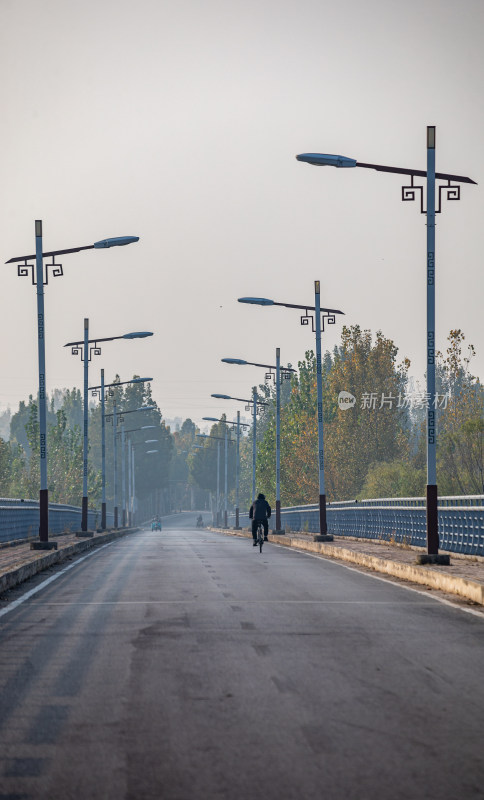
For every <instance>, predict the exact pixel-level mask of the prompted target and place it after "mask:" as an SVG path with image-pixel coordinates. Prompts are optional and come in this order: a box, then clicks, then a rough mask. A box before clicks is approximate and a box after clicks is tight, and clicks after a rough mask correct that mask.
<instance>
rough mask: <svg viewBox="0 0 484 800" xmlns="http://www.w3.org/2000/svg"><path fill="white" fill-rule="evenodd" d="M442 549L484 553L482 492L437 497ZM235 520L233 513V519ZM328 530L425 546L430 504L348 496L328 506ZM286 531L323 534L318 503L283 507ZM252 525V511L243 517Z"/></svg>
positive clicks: (406, 499) (417, 500)
mask: <svg viewBox="0 0 484 800" xmlns="http://www.w3.org/2000/svg"><path fill="white" fill-rule="evenodd" d="M438 513H439V540H440V545H439V546H440V549H442V550H448V551H451V552H454V553H465V554H468V555H481V556H484V495H466V496H462V497H439V506H438ZM230 520H231V523H232V524H234V522H233V520H234V517H233V516H231V517H230ZM327 520H328V532H329V533H333V534H335V535H336V536H352V537H357V538H362V539H379V540H382V541H394V542H399V543H405V544H409V545H415V546H417V547H425V546H426V527H427V525H426V502H425V498H424V497H398V498H380V499H372V500H358V501H356V500H347V501H345V502H338V503H329V504H328V506H327ZM281 523H282V527H283V528H285V529H286V530H287V529H289V530H291V531H295V532H296V531H301V532H305V533H319V506H317V505H308V506H292V507H290V508H283V509H281ZM240 524H241V525H243V526H245V525H247V526H248V525H249V515H248V514H241V515H240Z"/></svg>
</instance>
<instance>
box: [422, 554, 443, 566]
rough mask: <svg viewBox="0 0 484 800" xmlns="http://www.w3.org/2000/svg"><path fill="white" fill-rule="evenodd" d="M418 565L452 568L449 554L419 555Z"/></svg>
mask: <svg viewBox="0 0 484 800" xmlns="http://www.w3.org/2000/svg"><path fill="white" fill-rule="evenodd" d="M417 564H440V565H441V566H444V567H450V555H449V554H448V553H446V554H444V553H419V554H418V556H417Z"/></svg>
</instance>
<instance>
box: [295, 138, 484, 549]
mask: <svg viewBox="0 0 484 800" xmlns="http://www.w3.org/2000/svg"><path fill="white" fill-rule="evenodd" d="M296 158H297V160H298V161H304V162H306V163H308V164H312V165H313V166H333V167H364V168H365V169H374V170H377V171H379V172H393V173H396V174H398V175H409V176H410V186H408V185H407V186H402V200H403V201H409V200H410V201H411V200H415V199H416V197H417V196H418V197H419V199H420V211H421V213H422V214H425V215H426V220H427V254H426V265H427V276H426V277H427V335H426V350H427V399H428V405H427V489H426V493H427V554H426V555H419V557H418V560H419V561H420V563H440V564H448V563H449V561H450V559H449V556H448V555H439V530H438V493H437V467H436V445H437V425H436V417H437V395H436V393H435V277H436V271H435V215H436V214H440V213H441V210H442V197H443V196H445V197H446V198H447V200H460V184H461V183H471V184H475V183H476V182H475V181H474V180H472V178H467V177H465V176H463V175H450V174H448V173H445V172H436V171H435V126H434V125H429V126H428V127H427V171H424V170H419V169H403V168H401V167H388V166H383V165H382V164H366V163H363V162H361V161H357V160H356V159H354V158H348V157H346V156H337V155H329V154H324V153H302V154H300V155H298V156H296ZM415 177H417V178H426V179H427V181H426V189H427V204H426V205H427V208H426V209H425V208H424V187H423V186H420V185H415V183H414V179H415ZM436 180H439V181H447V183H446V184H439V196H438V204H437V207H436V202H435V181H436Z"/></svg>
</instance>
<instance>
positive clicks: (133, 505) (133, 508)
mask: <svg viewBox="0 0 484 800" xmlns="http://www.w3.org/2000/svg"><path fill="white" fill-rule="evenodd" d="M147 428H156V425H142V426H141V428H133V429H132V430H133V431H142V430H146V429H147ZM127 432H128V431H127ZM129 444H130V445H131V488H130V491H131V515H130V516H131V519H130V522H131V524H132V525H133V524H134V520H135V514H136V511H137V508H136V506H137V503H136V482H135V472H134V463H135V462H134V444H131V439H129ZM145 444H146V442H145Z"/></svg>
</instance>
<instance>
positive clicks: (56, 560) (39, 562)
mask: <svg viewBox="0 0 484 800" xmlns="http://www.w3.org/2000/svg"><path fill="white" fill-rule="evenodd" d="M138 530H139V528H127V529H125V530H117V531H111V532H110V533H105V534H102V535H101V536H96V537H95V538H93V539H84V540H83V541H80V542H76V543H75V544H70V545H68V546H67V547H62V548H61V549H60V550H51V551H49V553H48V555H45V556H40V558H36V559H35V560H33V561H29V562H28V563H27V564H22V566H21V567H17V569H13V570H11V571H10V572H4V573H3V575H0V594H3V592H6V591H8V589H12V588H13V587H14V586H18V585H19V584H20V583H23V582H24V581H26V580H28V579H29V578H32V577H33V576H34V575H37V573H38V572H42V571H43V570H44V569H48V568H49V567H51V566H53V565H54V564H62V562H63V561H67V559H69V558H72V557H73V556H76V555H78V554H79V553H83V552H84V551H85V550H92V548H93V547H97V546H98V545H101V544H108V542H112V541H113V540H114V539H120V538H121V537H122V536H126V535H127V534H128V533H135V532H136V531H138Z"/></svg>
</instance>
